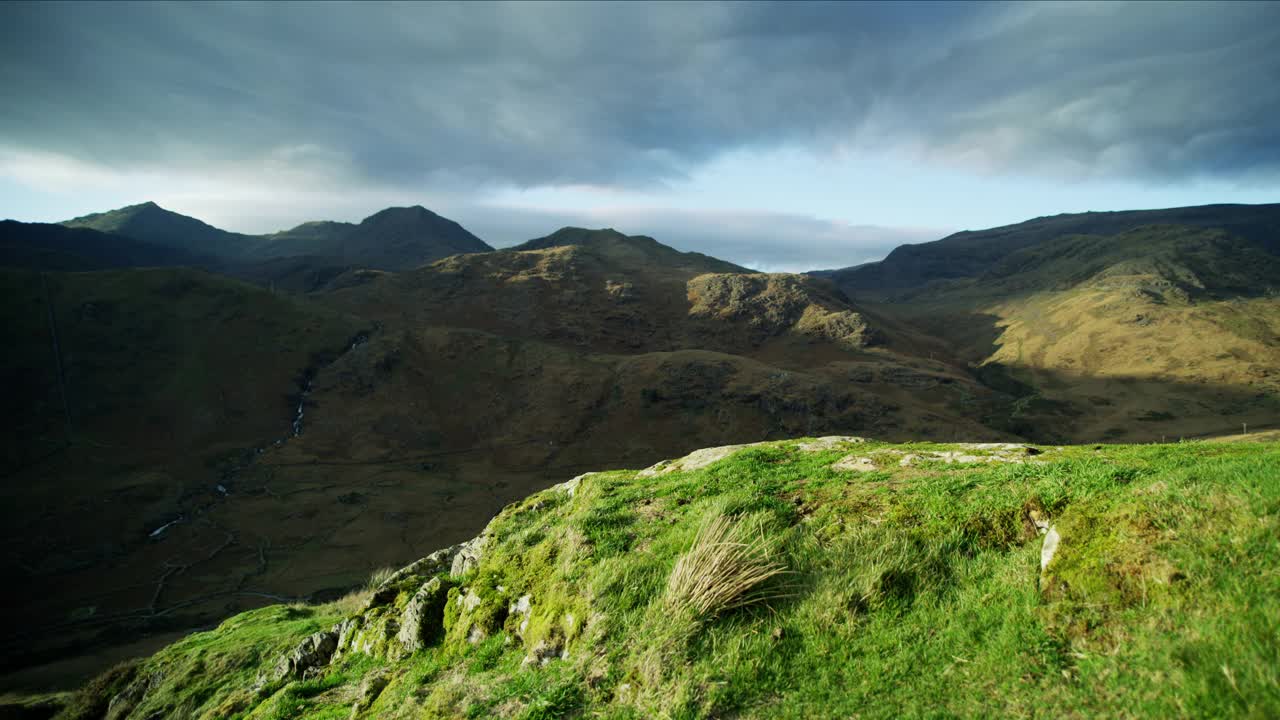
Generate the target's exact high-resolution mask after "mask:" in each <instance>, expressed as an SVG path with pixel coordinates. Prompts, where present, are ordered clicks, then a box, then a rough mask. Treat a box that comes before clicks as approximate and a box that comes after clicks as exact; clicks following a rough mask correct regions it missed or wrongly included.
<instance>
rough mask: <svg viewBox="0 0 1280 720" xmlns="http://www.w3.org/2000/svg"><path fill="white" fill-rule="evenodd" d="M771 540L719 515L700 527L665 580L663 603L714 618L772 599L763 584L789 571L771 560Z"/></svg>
mask: <svg viewBox="0 0 1280 720" xmlns="http://www.w3.org/2000/svg"><path fill="white" fill-rule="evenodd" d="M772 549H773V548H772V544H771V543H770V542H769V541H768V540H767V539H766V538H765V537H764V536H763V534H758V535H756V537H754V538H753V537H751V529H750V528H749V527H748V526H747V525H746V524H745V523H741V522H734V521H733V520H732V519H731V518H728V517H726V516H724V515H718V516H716V517H715V518H714V519H712V520H711V521H710V522H708V523H707V524H706V525H704V526H703V527H702V529H701V530H699V531H698V535H697V537H695V538H694V540H693V545H692V546H691V547H690V548H689V551H688V552H686V553H685V554H684V555H682V556H681V557H680V559H679V560H677V561H676V565H675V568H674V569H673V570H672V571H671V577H670V578H668V580H667V594H666V601H667V604H668V605H669V606H671V607H673V608H678V609H684V610H688V611H691V612H692V613H693V614H694V615H695V616H697V617H703V618H706V617H714V616H715V615H718V614H720V613H722V612H725V611H726V610H732V609H733V608H739V607H744V606H746V605H750V604H753V603H757V602H761V601H763V600H767V599H769V598H770V597H772V594H771V593H770V592H769V591H768V590H766V589H764V588H763V586H764V585H765V583H766V582H767V581H769V580H770V579H772V578H775V577H777V576H779V575H783V574H785V573H786V572H787V569H786V567H785V566H783V565H782V564H781V563H779V562H777V561H775V560H774V559H773V558H772Z"/></svg>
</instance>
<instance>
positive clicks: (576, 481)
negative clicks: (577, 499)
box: [551, 472, 596, 497]
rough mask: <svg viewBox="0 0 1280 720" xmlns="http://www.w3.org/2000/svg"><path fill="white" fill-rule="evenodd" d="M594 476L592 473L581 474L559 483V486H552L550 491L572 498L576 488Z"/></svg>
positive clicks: (576, 490)
mask: <svg viewBox="0 0 1280 720" xmlns="http://www.w3.org/2000/svg"><path fill="white" fill-rule="evenodd" d="M595 474H596V473H593V472H589V473H583V474H581V475H579V476H577V477H575V478H573V479H572V480H566V481H564V482H562V483H560V484H559V485H552V486H551V489H552V490H555V491H557V492H562V493H565V494H566V495H568V496H569V497H573V496H574V495H575V494H576V493H577V492H578V486H579V485H581V484H582V481H583V480H586V479H587V478H589V477H591V476H592V475H595Z"/></svg>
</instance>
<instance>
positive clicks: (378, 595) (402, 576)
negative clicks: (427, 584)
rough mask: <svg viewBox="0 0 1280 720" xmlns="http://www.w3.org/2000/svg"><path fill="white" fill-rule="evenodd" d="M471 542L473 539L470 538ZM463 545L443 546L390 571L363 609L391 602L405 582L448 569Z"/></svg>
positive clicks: (427, 576)
mask: <svg viewBox="0 0 1280 720" xmlns="http://www.w3.org/2000/svg"><path fill="white" fill-rule="evenodd" d="M472 542H475V541H474V540H472ZM465 545H466V543H463V544H462V545H452V546H450V547H447V548H444V549H443V550H437V551H435V552H433V553H431V554H430V555H428V556H426V557H424V558H421V559H419V560H416V561H414V562H413V563H412V564H409V565H406V566H405V567H402V568H400V569H399V570H397V571H395V572H394V573H392V575H391V577H389V578H387V579H386V580H384V581H383V582H382V584H381V585H379V586H378V587H377V588H376V589H375V590H374V591H373V595H371V596H370V597H369V600H368V601H367V602H366V603H365V604H364V608H363V610H369V609H370V608H375V607H378V606H380V605H386V604H387V603H389V602H391V601H392V600H394V599H395V597H396V595H398V594H400V590H401V586H402V585H404V584H405V583H406V582H409V581H412V580H416V579H420V578H429V577H431V576H433V575H437V574H439V573H441V572H443V571H445V570H448V569H449V568H451V567H452V565H453V563H454V560H455V558H456V557H457V555H458V553H460V552H461V551H462V549H463V547H464V546H465ZM363 610H362V611H363Z"/></svg>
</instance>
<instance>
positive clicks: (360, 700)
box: [351, 670, 391, 720]
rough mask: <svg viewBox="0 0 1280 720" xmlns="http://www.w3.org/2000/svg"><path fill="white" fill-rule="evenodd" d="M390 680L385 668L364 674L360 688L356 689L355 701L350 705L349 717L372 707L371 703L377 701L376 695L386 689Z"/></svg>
mask: <svg viewBox="0 0 1280 720" xmlns="http://www.w3.org/2000/svg"><path fill="white" fill-rule="evenodd" d="M390 682H391V675H390V673H388V672H387V671H386V670H376V671H374V672H372V673H370V674H368V675H366V676H365V678H364V680H363V681H361V683H360V689H359V690H358V691H357V695H356V701H355V702H354V703H352V705H351V718H352V720H355V718H357V717H359V716H360V713H362V712H364V711H365V710H368V709H369V708H371V707H373V703H374V702H376V701H377V699H378V696H379V695H381V694H382V691H383V690H385V689H386V687H387V685H388V684H390Z"/></svg>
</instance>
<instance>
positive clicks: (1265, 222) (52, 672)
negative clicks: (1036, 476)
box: [0, 203, 1280, 688]
mask: <svg viewBox="0 0 1280 720" xmlns="http://www.w3.org/2000/svg"><path fill="white" fill-rule="evenodd" d="M0 261H2V262H3V265H4V266H5V267H6V268H7V269H6V270H4V271H3V272H2V273H0V279H2V282H0V292H2V293H3V297H4V305H3V308H4V309H3V312H4V314H5V326H6V328H7V329H8V330H9V333H10V337H11V346H10V347H11V350H10V352H9V353H7V354H6V356H5V358H4V359H3V360H2V361H0V377H3V381H4V383H5V387H6V388H11V389H12V390H11V394H10V398H11V410H10V412H9V413H7V414H6V427H5V431H6V432H5V436H6V438H7V442H6V445H5V454H4V461H3V462H4V467H3V470H2V471H3V473H4V475H5V478H6V483H7V487H8V491H7V492H8V495H7V500H8V502H7V503H6V504H5V509H4V511H3V515H0V518H2V519H3V521H4V526H5V533H4V543H5V547H6V551H5V556H4V557H5V569H6V573H7V575H8V576H10V577H17V578H19V579H20V581H19V582H18V583H17V586H18V588H19V590H17V591H15V592H13V593H11V594H10V595H9V596H8V597H7V598H6V600H5V602H6V609H7V610H8V612H6V614H5V617H6V620H5V623H4V625H3V627H0V643H3V647H4V661H3V664H2V665H0V672H6V673H9V679H8V680H6V681H5V682H7V683H8V684H9V685H11V686H14V687H32V686H38V685H40V684H41V683H42V682H52V680H50V678H55V679H56V678H66V677H72V676H75V677H77V678H79V679H83V677H82V676H81V675H76V674H77V673H81V674H83V672H84V671H85V669H86V668H90V669H92V670H97V669H101V667H103V666H104V663H107V664H109V661H110V660H111V658H114V657H118V656H120V654H121V653H125V654H127V653H129V652H134V653H136V652H139V651H140V650H142V649H146V648H150V647H152V646H155V645H157V644H160V643H162V642H163V641H164V640H167V639H170V638H171V637H172V636H173V635H172V633H177V632H184V631H186V630H188V629H190V628H192V627H199V626H202V625H206V624H208V623H210V622H212V621H214V620H216V619H219V618H222V617H225V616H227V615H228V614H230V613H232V612H235V611H237V610H241V609H245V608H248V607H253V606H257V605H260V604H263V603H266V602H272V601H276V600H280V599H296V598H311V599H325V598H331V597H336V596H338V595H341V594H343V593H345V592H346V591H347V590H349V589H350V588H352V587H353V586H355V585H357V584H359V583H360V582H361V581H362V579H363V578H364V577H366V576H367V575H368V573H369V571H371V570H373V569H375V568H377V567H381V566H395V565H399V564H403V563H405V562H408V561H410V560H413V559H415V558H417V557H420V556H421V555H422V554H424V553H425V552H426V551H429V550H431V549H434V548H437V547H444V546H446V545H449V544H451V543H455V542H459V541H461V540H464V539H466V538H469V537H472V536H473V535H474V534H475V533H476V532H477V531H478V530H479V528H480V527H481V526H483V524H484V522H485V521H487V520H488V519H489V518H490V517H491V516H493V515H494V513H496V512H497V511H498V510H500V509H501V508H502V507H503V506H505V505H507V504H508V503H510V502H513V501H515V500H517V499H519V498H522V497H524V496H526V495H528V494H529V493H531V492H533V491H536V490H540V489H542V488H545V487H547V486H548V485H550V484H551V483H552V482H555V481H558V480H562V479H564V478H565V477H567V476H569V475H571V474H574V473H576V472H579V471H583V470H596V469H600V468H603V467H619V466H626V467H642V466H644V465H648V464H651V463H654V462H656V461H658V460H661V459H663V458H669V457H677V456H679V455H681V454H683V453H685V452H688V451H690V450H693V449H695V448H698V447H703V446H707V445H714V444H730V443H742V442H755V441H763V440H782V439H786V438H792V437H797V436H804V435H817V434H858V435H867V436H872V437H875V438H878V439H882V440H888V441H904V442H911V441H921V440H933V441H945V442H950V441H957V440H964V441H975V440H976V441H1033V442H1040V443H1067V442H1071V443H1100V442H1159V441H1161V440H1165V441H1176V440H1178V439H1179V438H1182V437H1193V436H1203V435H1219V434H1224V433H1228V432H1232V431H1237V432H1238V431H1239V430H1240V429H1241V427H1242V425H1243V426H1245V427H1247V428H1248V429H1262V428H1264V427H1266V426H1268V425H1271V424H1274V423H1275V419H1276V418H1277V417H1280V205H1258V206H1240V205H1212V206H1203V207H1195V208H1178V209H1172V210H1153V211H1134V212H1124V213H1084V214H1075V215H1061V216H1055V217H1051V218H1039V219H1035V220H1031V221H1028V222H1026V223H1021V224H1018V225H1012V226H1008V227H1004V228H996V229H992V230H985V231H977V232H964V233H958V234H956V235H952V236H950V237H948V238H944V239H942V240H938V241H936V242H932V243H924V244H921V245H908V246H903V247H900V248H898V249H896V250H894V251H893V252H892V253H890V254H889V255H888V256H887V257H886V258H885V259H884V260H882V261H880V262H878V263H870V264H865V265H861V266H858V267H855V268H848V269H843V270H834V271H824V272H815V273H810V274H771V273H758V272H755V271H752V270H750V269H748V268H744V267H740V266H738V265H735V264H733V263H730V262H726V261H723V260H719V259H716V258H713V257H709V256H706V255H702V254H698V253H685V252H680V251H678V250H675V249H673V248H671V247H668V246H666V245H664V244H662V243H661V242H659V241H658V240H656V239H654V238H650V237H645V236H635V235H626V234H624V233H622V232H618V231H616V230H611V229H603V230H589V229H582V228H564V229H561V230H559V231H557V232H554V233H552V234H550V235H547V236H546V237H542V238H538V239H535V240H530V241H529V242H526V243H524V244H522V245H518V246H516V247H513V248H507V249H503V250H493V248H491V247H490V246H488V245H487V244H485V243H484V242H483V241H481V240H480V239H479V238H476V237H475V236H474V235H472V234H470V233H469V232H467V231H466V230H465V229H463V228H462V227H461V226H460V225H458V224H457V223H454V222H453V221H450V220H448V219H445V218H442V217H440V216H438V215H436V214H434V213H431V212H430V211H428V210H426V209H424V208H421V207H413V208H389V209H387V210H384V211H382V212H379V213H376V214H374V215H372V216H370V217H369V218H366V219H365V220H364V221H362V222H360V223H337V222H327V221H323V222H311V223H304V224H302V225H299V226H298V227H296V228H293V229H291V230H287V231H283V232H279V233H274V234H271V235H258V236H255V235H243V234H238V233H232V232H228V231H225V230H220V229H218V228H214V227H212V226H210V225H207V224H205V223H203V222H201V221H199V220H196V219H194V218H188V217H184V216H182V215H178V214H176V213H172V212H169V211H167V210H164V209H162V208H160V207H158V206H156V205H154V204H153V203H144V204H141V205H134V206H130V207H127V208H121V209H119V210H114V211H110V212H106V213H99V214H95V215H89V216H85V217H81V218H76V219H74V220H69V221H67V222H65V223H62V224H53V225H50V224H39V223H19V222H15V221H5V222H3V223H0ZM602 522H603V521H602ZM18 618H21V620H18ZM85 657H89V658H95V659H93V660H91V661H85V660H83V658H85ZM67 658H81V659H80V660H74V659H71V660H68V659H67ZM90 666H91V667H90ZM2 687H3V684H0V688H2Z"/></svg>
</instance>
